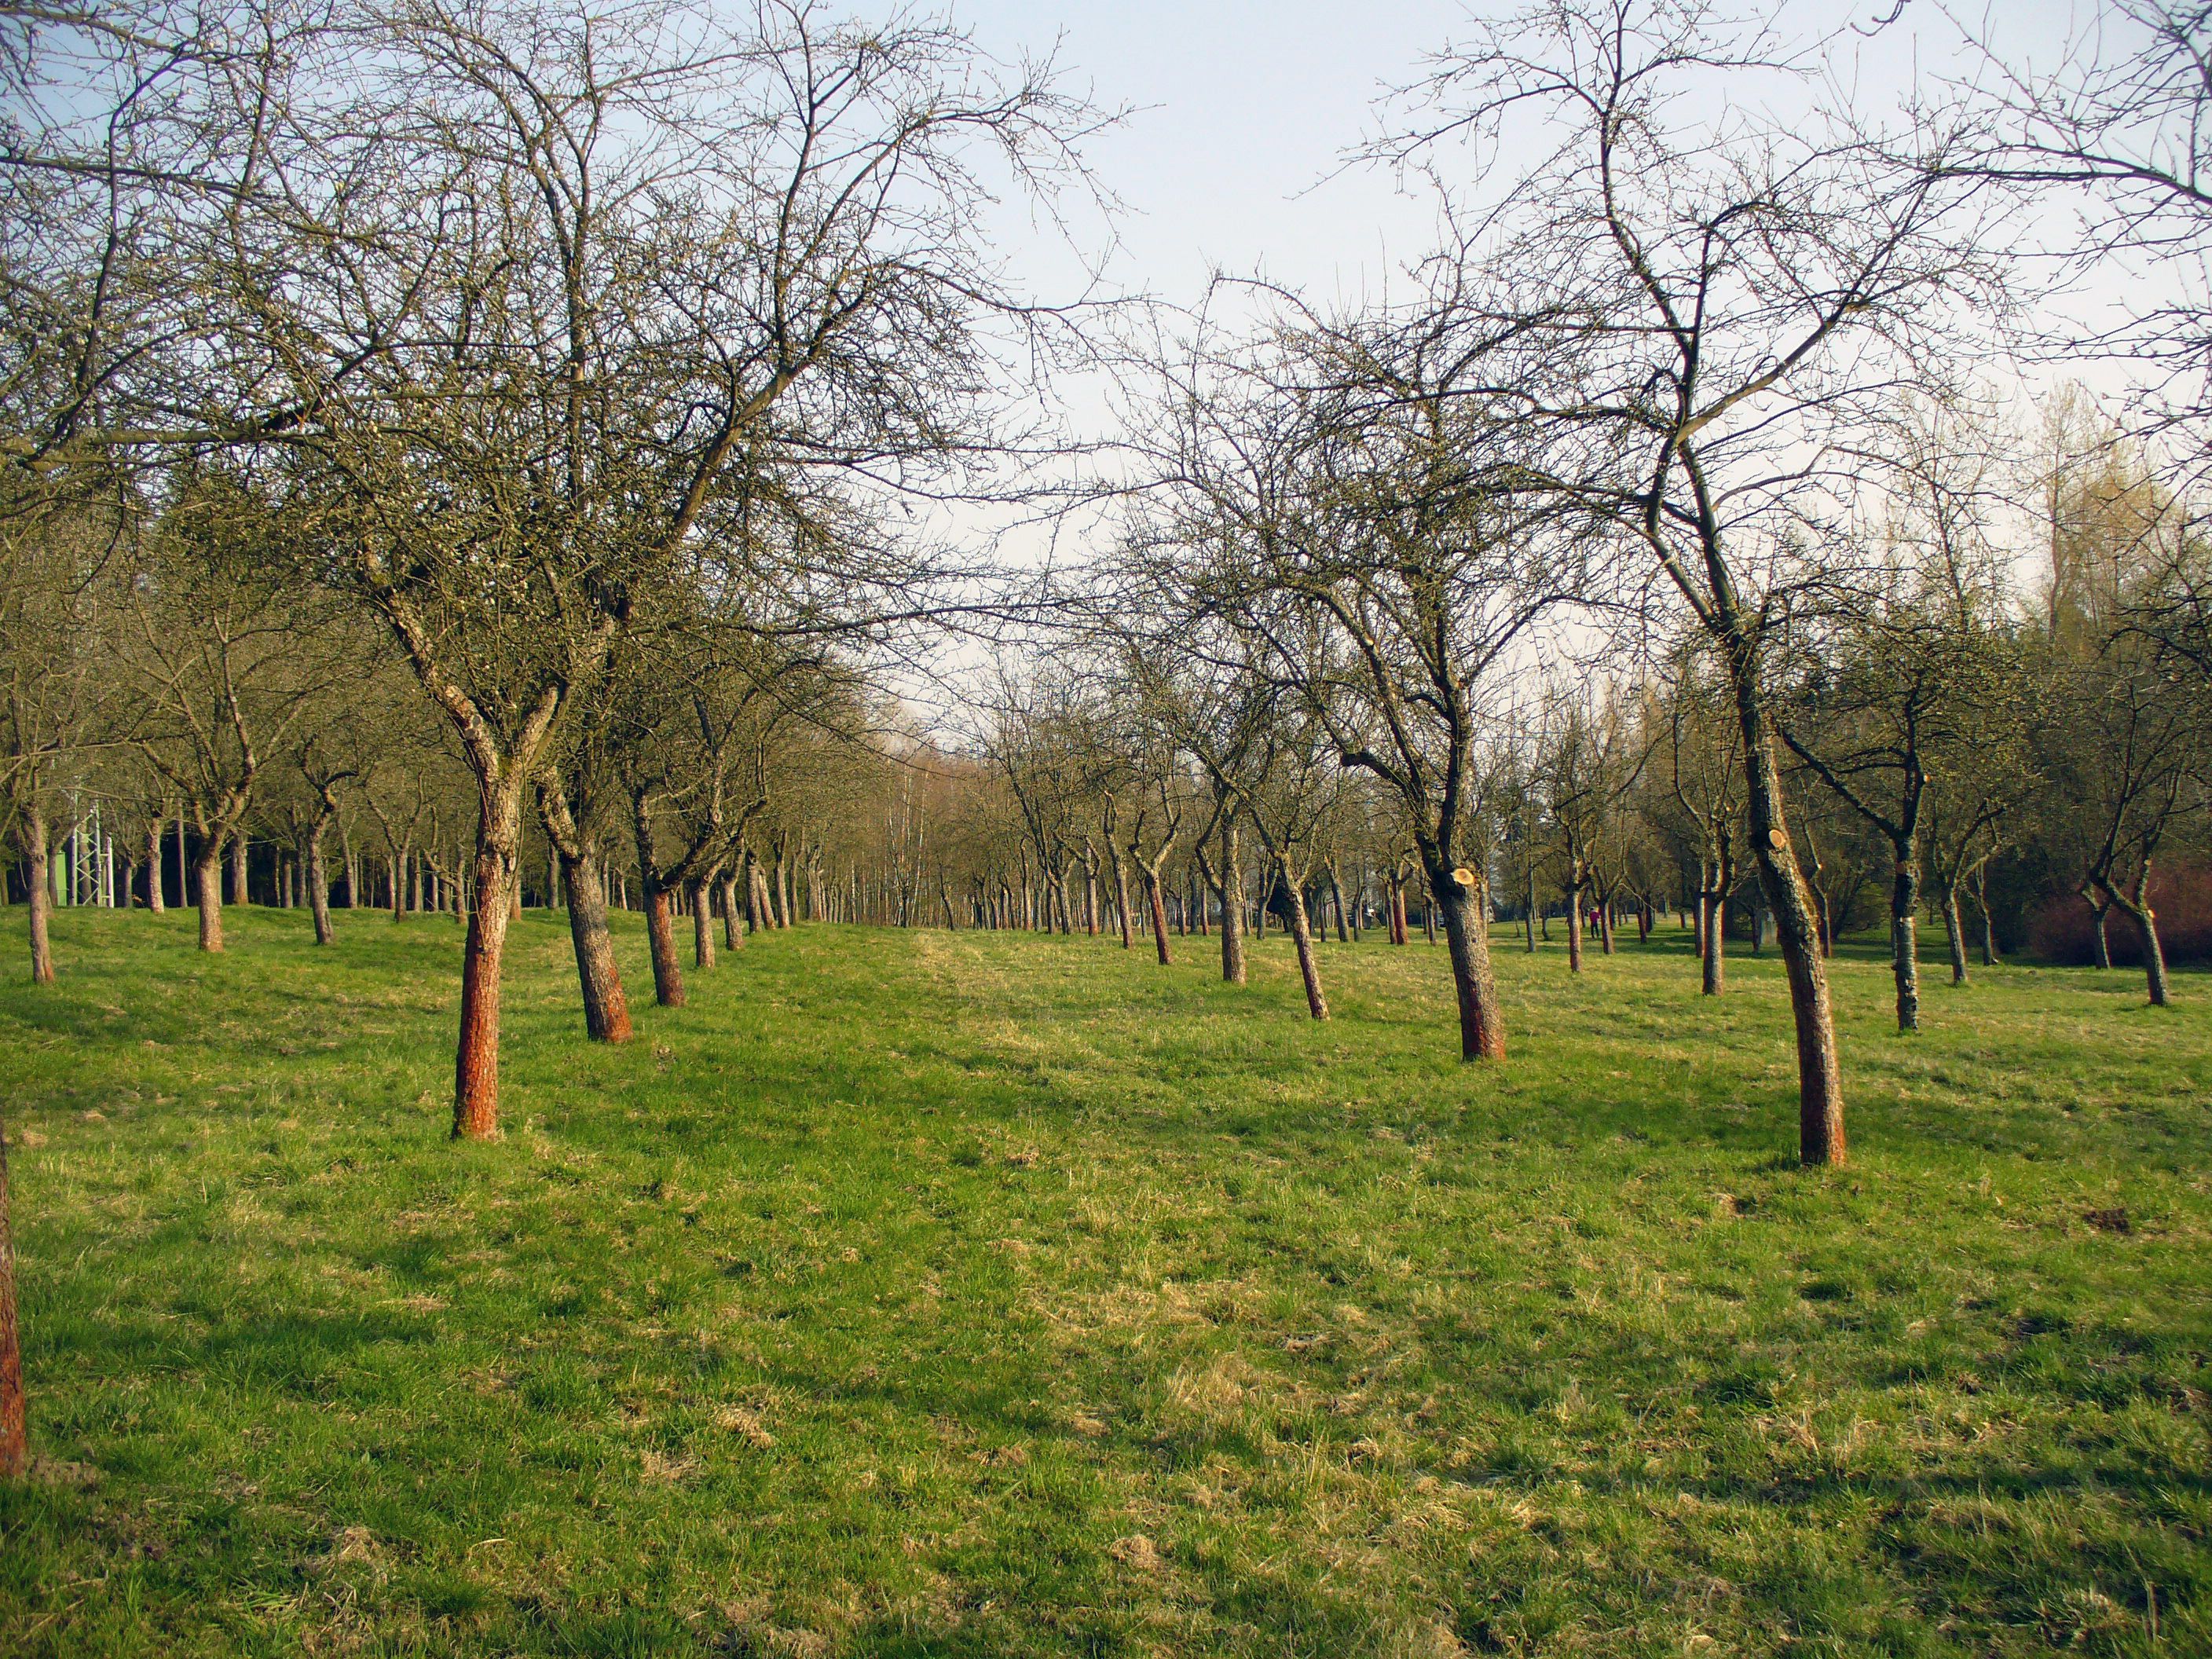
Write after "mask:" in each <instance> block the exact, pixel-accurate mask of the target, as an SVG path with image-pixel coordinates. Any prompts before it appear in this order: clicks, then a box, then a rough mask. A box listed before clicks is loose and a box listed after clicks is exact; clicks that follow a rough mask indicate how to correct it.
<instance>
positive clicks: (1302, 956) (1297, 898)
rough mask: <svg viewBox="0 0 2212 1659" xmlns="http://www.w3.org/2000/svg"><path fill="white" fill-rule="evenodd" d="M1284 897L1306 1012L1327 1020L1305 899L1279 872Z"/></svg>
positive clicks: (1326, 1008) (1287, 871) (1287, 877)
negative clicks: (1287, 903) (1304, 991)
mask: <svg viewBox="0 0 2212 1659" xmlns="http://www.w3.org/2000/svg"><path fill="white" fill-rule="evenodd" d="M1282 884H1283V894H1284V896H1285V898H1287V899H1288V900H1289V901H1290V911H1291V945H1294V946H1295V947H1296V948H1297V953H1298V977H1299V978H1301V979H1303V980H1304V981H1305V985H1306V1012H1308V1013H1310V1014H1311V1015H1312V1016H1313V1017H1314V1018H1316V1019H1327V1018H1328V998H1327V997H1325V996H1323V995H1322V988H1321V963H1319V962H1317V961H1316V959H1315V957H1314V940H1313V925H1312V922H1311V920H1310V918H1309V917H1308V916H1307V915H1306V896H1305V895H1304V893H1303V892H1301V891H1299V890H1298V884H1297V883H1296V882H1294V881H1292V880H1291V877H1290V870H1289V868H1288V866H1285V868H1284V870H1283V873H1282Z"/></svg>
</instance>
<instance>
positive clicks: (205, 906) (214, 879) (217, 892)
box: [192, 836, 222, 951]
mask: <svg viewBox="0 0 2212 1659" xmlns="http://www.w3.org/2000/svg"><path fill="white" fill-rule="evenodd" d="M192 873H193V877H194V878H195V884H196V885H197V888H198V890H199V891H198V898H199V903H200V949H201V950H203V951H220V950H222V837H221V836H209V837H208V838H207V840H206V841H205V842H203V843H202V844H201V846H200V856H199V862H198V863H197V865H196V866H194V868H193V872H192Z"/></svg>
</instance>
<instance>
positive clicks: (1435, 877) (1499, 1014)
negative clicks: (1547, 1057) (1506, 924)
mask: <svg viewBox="0 0 2212 1659" xmlns="http://www.w3.org/2000/svg"><path fill="white" fill-rule="evenodd" d="M1429 886H1430V890H1431V894H1432V895H1433V896H1434V898H1435V901H1436V904H1437V907H1438V908H1442V909H1443V923H1444V944H1445V946H1446V948H1447V949H1448V950H1449V952H1450V955H1451V970H1452V987H1453V988H1454V989H1455V991H1456V992H1457V993H1458V994H1459V1057H1460V1058H1461V1059H1462V1060H1503V1059H1504V1058H1505V1018H1504V1012H1503V1011H1502V1010H1501V1009H1500V1008H1499V1006H1498V981H1497V979H1496V978H1495V976H1494V975H1492V972H1491V967H1490V939H1489V936H1488V929H1487V928H1486V927H1485V926H1484V918H1483V917H1482V916H1481V915H1479V914H1477V912H1476V910H1475V908H1474V903H1473V902H1472V895H1470V894H1469V893H1468V890H1467V889H1465V888H1463V887H1462V886H1461V885H1460V884H1459V882H1458V880H1457V878H1455V875H1454V873H1453V872H1451V871H1449V870H1441V869H1438V870H1431V872H1429Z"/></svg>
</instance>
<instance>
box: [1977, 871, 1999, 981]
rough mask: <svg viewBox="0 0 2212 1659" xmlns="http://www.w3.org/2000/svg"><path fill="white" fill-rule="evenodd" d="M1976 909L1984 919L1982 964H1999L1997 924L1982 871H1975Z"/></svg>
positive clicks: (1992, 965) (1992, 966) (1993, 965)
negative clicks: (1993, 917) (1991, 910)
mask: <svg viewBox="0 0 2212 1659" xmlns="http://www.w3.org/2000/svg"><path fill="white" fill-rule="evenodd" d="M1974 909H1975V912H1976V913H1977V914H1978V915H1980V917H1981V919H1982V966H1983V967H1984V968H1994V967H1996V965H1997V938H1996V923H1995V922H1994V921H1991V920H1990V890H1989V885H1988V883H1987V882H1986V880H1985V879H1984V876H1983V873H1982V872H1981V871H1979V870H1977V871H1975V872H1974Z"/></svg>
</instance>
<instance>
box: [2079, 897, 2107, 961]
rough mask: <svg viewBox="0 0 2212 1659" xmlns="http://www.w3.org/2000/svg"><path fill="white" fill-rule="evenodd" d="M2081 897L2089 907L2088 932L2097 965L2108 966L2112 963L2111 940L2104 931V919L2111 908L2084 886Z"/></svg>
mask: <svg viewBox="0 0 2212 1659" xmlns="http://www.w3.org/2000/svg"><path fill="white" fill-rule="evenodd" d="M2081 899H2082V902H2084V903H2086V904H2087V906H2088V907H2089V916H2090V921H2091V923H2092V926H2091V927H2090V933H2091V934H2092V936H2093V939H2095V942H2096V947H2097V966H2099V967H2100V968H2110V967H2111V966H2112V940H2111V939H2110V938H2108V937H2107V936H2106V933H2105V921H2106V918H2107V917H2108V916H2109V915H2111V914H2112V912H2111V909H2110V908H2109V907H2108V906H2107V905H2106V901H2105V900H2104V899H2103V898H2102V897H2100V896H2096V895H2093V894H2092V893H2091V892H2090V891H2089V890H2087V889H2086V888H2085V889H2084V890H2082V894H2081Z"/></svg>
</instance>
